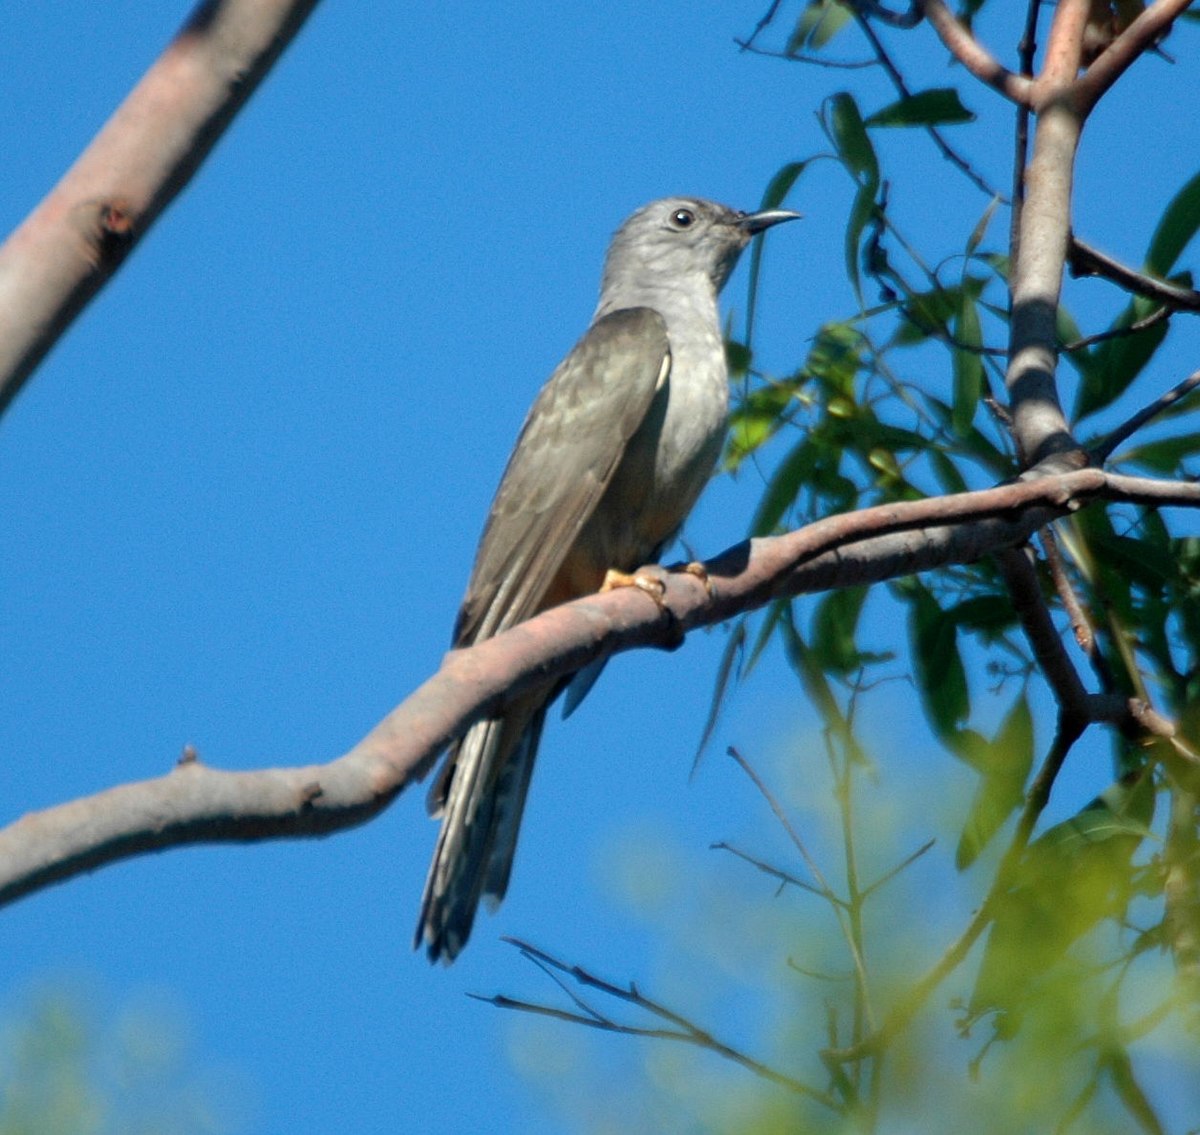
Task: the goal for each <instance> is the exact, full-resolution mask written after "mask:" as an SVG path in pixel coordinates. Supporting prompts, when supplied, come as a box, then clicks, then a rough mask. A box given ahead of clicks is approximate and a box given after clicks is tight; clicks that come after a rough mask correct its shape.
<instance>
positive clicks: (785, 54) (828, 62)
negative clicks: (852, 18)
mask: <svg viewBox="0 0 1200 1135" xmlns="http://www.w3.org/2000/svg"><path fill="white" fill-rule="evenodd" d="M733 42H734V43H736V44H737V45H738V47H740V48H741V49H742V50H743V51H748V52H749V53H750V54H751V55H762V56H764V57H765V58H767V59H782V60H784V61H785V62H787V63H807V64H811V65H812V66H814V67H828V68H829V69H830V70H831V71H863V70H865V69H866V68H868V67H875V66H878V60H875V59H829V58H828V57H827V56H824V55H810V54H808V52H806V51H771V50H770V49H768V48H765V47H755V46H754V45H753V44H752V43H751V42H750V41H749V40H747V39H735V40H734V41H733Z"/></svg>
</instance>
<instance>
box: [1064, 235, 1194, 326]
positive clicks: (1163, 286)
mask: <svg viewBox="0 0 1200 1135" xmlns="http://www.w3.org/2000/svg"><path fill="white" fill-rule="evenodd" d="M1067 263H1068V264H1069V265H1070V268H1071V274H1072V275H1073V276H1077V277H1078V276H1102V277H1103V278H1104V279H1106V280H1110V281H1112V283H1114V284H1117V285H1118V286H1119V287H1122V288H1124V289H1125V290H1126V291H1127V292H1132V293H1133V294H1134V295H1138V296H1143V297H1145V298H1146V299H1148V300H1153V301H1154V302H1155V303H1161V304H1163V305H1164V306H1166V307H1168V308H1170V309H1171V310H1172V311H1200V292H1198V291H1196V290H1195V289H1194V288H1185V287H1181V286H1180V285H1179V284H1172V283H1171V282H1170V281H1168V280H1160V279H1159V278H1158V277H1157V276H1149V275H1147V274H1146V273H1144V272H1138V271H1136V270H1135V269H1133V268H1130V267H1129V266H1128V265H1127V264H1122V263H1121V262H1120V261H1119V260H1115V259H1113V257H1111V256H1109V255H1108V254H1107V253H1105V252H1101V251H1100V249H1098V248H1096V247H1095V246H1094V245H1090V244H1087V243H1086V242H1085V241H1082V240H1080V239H1079V237H1077V236H1072V237H1071V244H1070V248H1069V250H1068V254H1067Z"/></svg>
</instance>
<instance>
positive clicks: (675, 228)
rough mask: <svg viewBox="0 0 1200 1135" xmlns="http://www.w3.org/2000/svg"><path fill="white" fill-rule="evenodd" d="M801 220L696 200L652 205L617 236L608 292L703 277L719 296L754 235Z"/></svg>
mask: <svg viewBox="0 0 1200 1135" xmlns="http://www.w3.org/2000/svg"><path fill="white" fill-rule="evenodd" d="M799 216H800V214H799V213H793V212H792V211H791V210H788V209H766V210H763V211H762V212H758V213H742V212H740V211H738V210H737V209H731V208H730V207H729V206H728V205H720V204H718V203H717V202H715V201H705V200H703V199H702V198H698V197H664V198H663V199H662V200H659V201H651V202H650V204H649V205H644V206H643V207H642V208H640V209H639V210H638V211H637V212H636V213H634V214H633V215H632V216H631V217H629V218H628V219H627V220H626V221H625V223H624V224H622V225H621V227H620V228H619V229H618V230H617V231H616V233H615V235H614V236H613V239H612V244H611V245H610V246H609V249H608V258H607V260H606V261H605V265H604V284H603V287H604V290H606V291H607V290H608V289H609V288H610V287H611V286H618V287H619V286H621V285H622V284H632V283H634V282H637V283H639V284H646V283H661V284H662V285H664V286H667V287H670V286H671V285H672V284H674V283H682V282H684V281H688V280H694V279H695V277H697V276H701V277H704V278H706V279H707V280H708V281H710V282H711V284H712V287H713V291H714V293H715V292H719V291H720V290H721V288H722V286H723V285H724V283H725V281H726V280H727V279H728V278H729V275H730V273H731V272H732V271H733V268H734V265H735V264H737V260H738V257H739V256H740V255H741V253H742V250H743V249H744V248H745V247H746V245H748V244H749V243H750V240H751V238H752V237H753V236H754V235H755V234H756V233H760V232H763V231H764V230H765V229H769V228H770V227H771V226H772V225H777V224H779V223H780V222H782V221H791V220H795V219H796V218H797V217H799Z"/></svg>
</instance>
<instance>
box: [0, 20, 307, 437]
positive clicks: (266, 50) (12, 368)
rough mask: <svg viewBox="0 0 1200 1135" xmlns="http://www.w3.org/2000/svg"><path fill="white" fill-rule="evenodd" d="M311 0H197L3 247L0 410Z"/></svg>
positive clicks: (212, 137)
mask: <svg viewBox="0 0 1200 1135" xmlns="http://www.w3.org/2000/svg"><path fill="white" fill-rule="evenodd" d="M316 3H317V0H205V2H204V3H202V4H200V5H199V6H198V7H197V8H196V10H195V11H194V12H193V14H192V15H191V17H190V18H189V19H188V21H187V23H186V24H185V25H184V26H183V28H182V30H181V31H180V32H179V34H178V35H177V36H176V38H175V39H174V40H173V41H172V43H171V44H170V46H168V47H167V49H166V51H164V52H163V54H162V56H161V57H160V58H159V59H158V61H157V62H156V63H155V64H154V65H153V66H152V67H151V68H150V70H149V71H147V72H146V74H145V76H144V77H143V78H142V80H141V82H139V83H138V85H137V86H136V87H135V88H134V89H133V91H132V92H130V94H129V96H128V98H126V100H125V101H124V102H123V103H122V104H121V106H120V107H118V108H117V111H116V113H115V114H113V116H112V118H110V119H109V120H108V122H107V123H106V125H105V126H104V128H103V129H102V130H101V131H100V133H99V134H98V135H97V136H96V138H95V139H94V141H93V142H92V143H91V144H90V145H89V146H88V148H87V149H86V150H84V152H83V153H82V154H81V155H80V157H79V159H78V160H77V161H76V162H75V164H74V165H73V166H72V167H71V169H70V170H68V171H67V173H66V174H65V175H64V177H63V178H62V180H61V181H60V182H59V183H58V185H56V186H55V187H54V189H53V190H51V192H50V194H49V195H48V196H47V197H46V198H45V200H43V201H42V202H41V204H40V205H38V206H37V208H36V209H34V211H33V212H32V213H30V215H29V216H28V217H27V218H26V219H25V221H24V222H22V224H21V225H20V226H19V227H18V228H17V229H16V230H15V231H14V232H13V233H12V235H11V236H10V237H9V238H8V240H7V241H6V242H5V244H4V245H3V246H2V247H0V414H2V413H3V412H4V410H5V409H6V408H7V407H8V405H9V404H10V403H11V402H12V400H13V398H15V397H16V395H17V392H18V391H19V390H20V389H21V386H22V385H23V384H24V382H25V380H26V379H27V378H28V377H29V376H30V374H31V373H32V372H33V370H34V368H35V367H36V366H37V365H38V363H39V362H41V360H42V358H43V357H44V356H45V354H46V352H47V351H48V350H49V349H50V347H51V346H53V344H54V342H55V341H56V340H57V339H58V337H59V336H60V335H61V334H62V333H63V331H65V330H66V328H67V327H68V326H69V325H70V323H71V321H72V320H73V319H74V318H75V317H76V316H77V315H78V314H79V312H80V311H81V310H82V309H83V308H84V306H85V305H86V304H87V302H88V301H89V300H90V299H91V298H92V296H94V295H95V294H96V292H98V291H99V290H100V288H101V287H103V286H104V284H105V283H106V282H107V281H108V279H109V277H111V276H112V274H113V273H114V272H115V271H116V270H117V268H118V267H119V266H120V264H121V262H122V261H123V260H124V259H125V257H126V256H127V255H128V253H129V251H130V249H132V248H133V246H134V245H135V244H136V243H137V242H138V240H140V239H141V237H142V236H143V235H144V234H145V232H146V230H147V229H148V228H149V227H150V225H151V224H152V223H153V222H154V220H155V219H156V218H157V217H158V215H159V214H160V213H161V212H162V211H163V209H165V208H166V206H167V205H168V204H169V203H170V202H171V201H172V200H173V199H174V197H175V195H176V194H177V193H179V191H180V190H181V189H182V188H183V187H184V186H185V185H186V184H187V182H188V181H189V180H190V178H191V176H192V174H193V173H194V172H195V171H196V169H197V167H198V166H199V165H200V163H201V162H202V161H203V160H204V158H205V156H206V155H207V154H208V152H209V151H210V150H211V149H212V147H213V146H214V145H215V143H216V141H217V139H218V138H219V137H220V136H221V134H222V133H223V132H224V130H225V128H226V127H227V126H228V125H229V123H230V122H231V121H232V119H233V117H234V115H235V114H236V113H237V112H238V110H240V109H241V107H242V105H243V104H244V103H245V102H246V100H247V99H248V98H249V97H250V95H251V94H252V93H253V91H254V89H255V88H256V87H257V86H258V84H259V82H260V81H261V80H262V78H263V77H264V76H265V75H266V73H267V72H268V71H269V70H270V68H271V66H272V64H273V63H274V62H275V60H276V59H277V58H278V57H279V55H280V53H281V52H282V51H283V49H284V48H285V47H286V46H287V44H288V43H289V42H291V40H292V39H293V37H294V36H295V35H296V33H297V32H298V31H299V30H300V27H301V25H302V24H303V23H304V21H305V19H306V18H307V16H308V14H309V13H310V12H311V11H312V9H313V8H314V7H316Z"/></svg>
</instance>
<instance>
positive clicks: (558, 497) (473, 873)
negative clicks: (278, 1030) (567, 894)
mask: <svg viewBox="0 0 1200 1135" xmlns="http://www.w3.org/2000/svg"><path fill="white" fill-rule="evenodd" d="M799 216H800V214H799V213H795V212H792V211H791V210H787V209H765V210H761V211H759V212H751V213H745V212H739V211H738V210H736V209H731V208H729V207H728V206H726V205H721V204H718V203H716V202H713V201H708V200H704V199H701V198H696V197H667V198H663V199H661V200H657V201H652V202H650V203H649V204H648V205H645V206H643V207H642V208H640V209H638V210H637V211H636V212H635V213H633V214H632V215H631V216H630V217H628V218H627V219H626V220H625V221H624V222H623V223H622V224H621V226H620V227H619V228H618V229H617V231H616V233H615V234H614V235H613V238H612V241H611V243H610V244H609V248H608V252H607V255H606V257H605V261H604V269H603V273H602V276H601V285H600V299H599V303H598V305H597V307H596V310H595V314H594V315H593V317H592V321H591V323H590V325H589V326H588V329H587V331H586V332H585V333H584V335H583V337H582V338H581V339H580V340H579V342H578V343H576V345H575V346H574V348H573V349H572V350H571V351H570V353H569V354H568V355H567V356H566V358H565V359H564V360H563V361H562V362H561V363H560V364H559V366H558V367H557V368H556V369H555V371H554V373H553V374H552V375H551V377H550V379H549V381H548V382H547V383H546V384H545V386H543V387H542V389H541V391H540V393H539V394H538V395H537V398H536V399H535V401H534V403H533V405H532V407H531V408H530V410H529V413H528V415H527V416H526V418H525V423H524V425H523V426H522V428H521V432H520V435H519V436H518V438H517V442H516V445H515V447H514V449H513V452H512V455H511V456H510V457H509V459H508V464H507V466H506V467H505V470H504V474H503V476H502V477H501V480H500V485H499V488H498V489H497V491H496V495H495V497H494V499H493V501H492V505H491V509H490V511H489V514H488V517H487V521H486V524H485V526H484V530H483V535H482V538H481V540H480V543H479V548H478V551H477V553H476V556H475V563H474V567H473V568H472V571H471V576H470V581H469V583H468V585H467V590H466V595H465V596H464V598H463V602H462V606H461V608H460V610H459V612H458V618H457V620H456V623H455V627H454V634H453V646H454V647H455V648H464V647H469V646H471V645H473V644H475V643H478V642H481V641H482V640H484V639H487V638H490V637H492V636H493V635H497V634H499V633H500V632H501V631H504V630H507V629H508V628H509V627H512V626H514V625H515V624H516V623H519V622H521V621H523V620H525V619H529V618H531V617H532V616H534V615H536V614H539V613H540V612H542V611H544V610H546V609H547V608H550V607H553V606H556V605H557V604H560V603H564V602H567V601H569V600H572V599H576V598H580V597H581V596H584V595H588V594H592V593H594V592H596V591H597V590H599V589H601V587H602V586H604V584H605V580H606V576H609V573H610V572H615V573H630V572H633V571H634V570H635V569H637V568H639V567H641V566H643V565H647V564H651V563H653V562H655V561H656V560H657V558H658V556H659V555H660V553H661V552H662V551H663V550H664V548H665V547H666V546H667V545H668V544H669V543H670V542H671V540H672V539H673V538H674V537H675V535H676V533H677V532H678V531H679V529H680V527H681V526H682V524H683V522H684V519H685V518H686V517H687V515H688V513H689V512H690V511H691V508H692V506H693V505H694V504H695V503H696V499H697V498H698V497H699V495H700V493H701V490H702V489H703V488H704V486H705V484H706V483H707V481H708V479H709V478H710V476H711V475H712V471H713V468H714V467H715V465H716V461H717V458H718V457H719V455H720V452H721V449H722V446H723V444H724V438H725V433H726V424H727V416H728V386H729V378H728V371H727V368H726V361H725V346H724V341H723V338H722V335H721V327H720V322H719V318H720V317H719V313H718V306H717V295H718V293H719V292H720V290H721V288H722V286H723V285H724V284H725V282H726V280H727V279H728V278H729V276H730V273H731V272H732V271H733V268H734V266H735V265H736V263H737V260H738V257H739V256H740V255H741V253H742V251H743V250H744V249H745V248H746V246H747V245H748V244H749V243H750V240H751V239H752V238H753V237H754V236H755V235H756V234H757V233H761V232H763V231H765V230H766V229H768V228H771V227H772V226H773V225H777V224H779V223H781V222H784V221H790V220H793V219H795V218H797V217H799ZM610 578H614V577H610ZM615 578H624V579H625V581H628V577H627V576H625V577H621V576H616V577H615ZM597 673H598V670H596V671H595V672H594V673H592V674H589V673H588V671H584V672H581V674H580V675H578V676H577V684H578V685H582V686H590V683H591V681H592V680H594V678H595V675H596V674H597ZM570 680H571V679H569V678H568V679H559V680H556V681H553V682H548V683H546V684H545V685H542V686H540V687H537V688H535V689H532V690H529V691H527V692H524V693H522V694H520V695H519V696H517V697H515V698H514V699H512V700H511V701H510V702H508V703H507V704H506V705H505V706H504V707H503V708H502V709H501V710H500V711H499V712H497V713H496V714H494V715H493V716H491V717H488V718H485V719H484V720H481V721H479V722H477V723H476V724H474V725H472V726H471V727H470V728H469V729H468V731H467V732H466V733H465V734H464V735H463V736H462V738H461V739H459V740H458V741H457V742H456V743H454V744H453V745H452V747H451V749H450V752H449V755H448V757H447V760H446V763H445V765H444V766H443V768H442V770H441V771H440V773H439V775H438V777H437V778H436V779H435V782H434V784H433V786H432V788H431V790H430V793H429V810H430V813H431V814H432V815H433V816H434V817H435V818H440V819H441V828H440V831H439V833H438V839H437V845H436V849H435V851H434V855H433V860H432V863H431V864H430V868H429V875H428V878H427V880H426V884H425V891H424V895H423V897H422V901H421V912H420V918H419V921H418V925H417V931H416V938H415V942H414V948H416V949H420V947H421V946H422V944H424V946H425V948H426V951H427V953H428V956H429V959H430V961H438V960H439V959H440V960H441V961H443V962H445V963H447V964H448V963H449V962H451V961H453V960H454V958H455V957H456V956H457V955H458V954H459V952H460V951H461V950H462V948H463V946H464V945H465V944H466V942H467V939H468V937H469V936H470V933H471V928H472V925H473V924H474V920H475V914H476V911H477V908H478V906H479V903H480V900H481V899H487V900H488V903H489V905H490V906H492V907H493V908H494V907H495V906H498V905H499V903H500V901H501V900H502V899H503V897H504V894H505V892H506V890H507V889H508V883H509V877H510V874H511V871H512V864H513V857H514V854H515V852H516V846H517V834H518V830H519V827H520V822H521V816H522V813H523V811H524V807H525V799H526V795H527V793H528V790H529V782H530V777H531V775H532V772H533V765H534V759H535V757H536V755H537V750H538V743H539V741H540V739H541V734H542V726H543V723H544V721H545V717H546V712H547V709H548V708H549V706H550V704H551V703H552V702H553V701H554V699H555V698H556V697H557V696H558V695H559V694H560V693H561V692H562V690H563V688H564V687H565V686H566V685H567V684H568V683H569V682H570ZM574 692H575V691H572V693H574ZM584 692H586V689H585V690H584ZM580 696H582V695H580ZM570 700H571V699H570V697H569V698H568V701H570Z"/></svg>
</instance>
